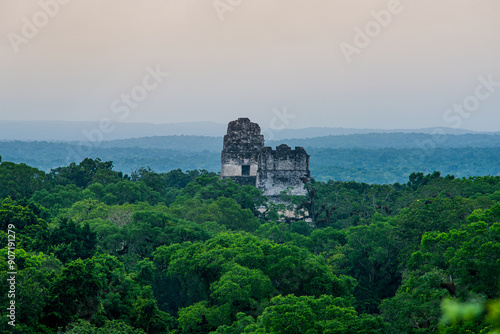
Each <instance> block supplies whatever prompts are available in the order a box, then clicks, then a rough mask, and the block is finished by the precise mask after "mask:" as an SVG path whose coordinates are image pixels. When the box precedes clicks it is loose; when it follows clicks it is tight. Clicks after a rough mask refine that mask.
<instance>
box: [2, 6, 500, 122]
mask: <svg viewBox="0 0 500 334" xmlns="http://www.w3.org/2000/svg"><path fill="white" fill-rule="evenodd" d="M360 31H361V33H360ZM0 32H1V39H0V120H79V121H88V120H94V121H99V120H102V119H110V120H112V121H125V122H151V123H170V122H186V121H215V122H219V123H227V122H228V121H230V120H233V119H235V118H238V117H243V116H245V117H250V118H251V119H252V120H253V121H257V122H259V123H260V124H261V125H262V126H263V127H269V126H270V123H271V122H273V119H274V121H276V117H277V116H276V113H277V112H278V111H279V113H281V115H282V114H283V110H284V109H285V108H286V112H287V113H288V114H290V115H292V116H294V117H293V118H291V117H290V118H288V119H285V122H282V123H281V125H286V126H288V127H290V128H301V127H309V126H330V127H353V128H420V127H433V126H447V127H457V128H466V129H474V130H486V131H500V1H499V0H413V1H411V0H401V1H397V0H216V1H213V0H140V1H139V0H135V1H132V0H72V1H69V0H64V1H63V0H58V1H56V0H37V1H28V0H0ZM151 72H157V73H156V74H154V75H151V74H150V73H151ZM158 72H160V73H158ZM164 72H168V73H169V75H168V76H165V75H164ZM155 77H156V79H155ZM127 96H128V97H127ZM455 104H456V105H458V107H456V108H455V109H453V106H454V105H455ZM460 105H465V106H464V107H460ZM450 108H451V109H450ZM448 109H449V111H447V110H448ZM273 110H274V111H273ZM281 125H277V126H281Z"/></svg>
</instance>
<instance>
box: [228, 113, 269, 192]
mask: <svg viewBox="0 0 500 334" xmlns="http://www.w3.org/2000/svg"><path fill="white" fill-rule="evenodd" d="M263 147H264V136H263V135H261V134H260V126H259V125H258V124H257V123H252V122H250V120H249V119H248V118H238V119H237V120H236V121H232V122H229V124H228V126H227V134H226V135H225V136H224V146H223V149H222V155H221V178H228V177H230V178H232V179H233V180H234V181H236V182H237V183H240V184H253V185H255V183H256V176H257V170H258V160H259V154H260V151H261V150H262V148H263ZM242 166H248V175H242Z"/></svg>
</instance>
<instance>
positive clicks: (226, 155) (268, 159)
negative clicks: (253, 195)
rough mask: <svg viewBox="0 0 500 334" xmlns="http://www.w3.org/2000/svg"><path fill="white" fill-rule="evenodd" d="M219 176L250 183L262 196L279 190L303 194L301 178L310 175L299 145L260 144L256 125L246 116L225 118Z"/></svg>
mask: <svg viewBox="0 0 500 334" xmlns="http://www.w3.org/2000/svg"><path fill="white" fill-rule="evenodd" d="M220 177H221V178H223V179H224V178H231V179H233V180H234V181H235V182H236V183H239V184H241V185H254V186H256V187H257V188H258V189H260V190H262V191H264V194H265V195H266V196H270V197H276V196H278V195H279V194H280V193H281V192H282V191H283V190H287V189H288V190H289V191H290V194H292V195H306V194H307V192H306V190H305V189H304V182H307V181H308V180H309V177H310V172H309V155H307V153H306V151H305V150H304V149H303V148H302V147H295V149H294V150H292V149H291V148H290V147H289V146H287V145H284V144H282V145H280V146H278V147H277V148H276V150H273V149H272V148H271V147H264V136H263V135H261V133H260V126H259V125H258V124H257V123H252V122H250V120H249V119H248V118H238V119H237V120H236V121H232V122H229V124H228V126H227V134H226V135H225V136H224V146H223V149H222V154H221V174H220Z"/></svg>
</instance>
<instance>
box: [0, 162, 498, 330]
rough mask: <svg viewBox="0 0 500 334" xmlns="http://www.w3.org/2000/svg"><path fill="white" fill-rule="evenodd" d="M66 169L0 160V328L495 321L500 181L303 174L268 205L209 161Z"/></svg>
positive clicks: (494, 326) (474, 324) (396, 325)
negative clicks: (204, 165) (304, 191)
mask: <svg viewBox="0 0 500 334" xmlns="http://www.w3.org/2000/svg"><path fill="white" fill-rule="evenodd" d="M54 156H55V154H54ZM4 160H5V157H4ZM61 166H65V167H58V168H54V169H52V170H51V171H50V172H45V171H42V170H39V169H37V168H35V167H31V166H28V165H26V164H16V163H13V162H8V161H3V162H1V164H0V225H1V227H2V228H1V229H0V231H1V232H0V239H1V244H2V245H5V247H4V248H2V249H1V250H0V252H2V253H3V255H2V256H1V257H0V267H1V271H0V276H1V280H2V282H4V283H3V284H2V285H1V289H2V291H1V292H0V304H1V307H2V309H3V310H4V311H3V312H2V315H3V316H2V318H1V320H0V332H5V333H7V332H15V333H84V334H85V333H136V334H138V333H218V334H237V333H337V334H341V333H387V334H404V333H438V332H439V333H447V334H451V333H483V334H485V333H493V332H494V331H495V330H496V331H497V332H496V333H498V331H500V298H499V297H500V290H499V287H498V278H499V272H500V177H499V176H484V177H467V178H459V177H455V176H451V175H446V176H444V175H445V174H443V175H441V173H439V172H432V173H422V172H411V173H408V174H407V177H406V181H405V182H400V183H392V184H384V185H380V184H367V183H360V182H355V181H350V182H342V181H328V182H321V181H315V180H314V179H313V180H312V181H311V182H310V183H309V184H307V188H308V196H304V197H291V196H288V195H287V194H283V195H282V197H283V201H284V203H289V204H273V203H268V201H267V199H266V198H265V197H264V196H263V195H262V194H261V193H260V192H259V191H258V190H257V189H256V188H254V187H252V186H239V185H237V184H235V183H234V182H233V181H231V180H220V179H219V178H218V176H217V174H215V173H213V172H210V171H207V170H190V171H185V172H183V171H182V170H180V169H174V170H171V171H169V172H167V173H159V172H155V171H154V170H152V169H150V168H147V167H146V168H138V169H136V170H134V171H133V172H131V173H128V174H124V173H122V172H118V171H115V170H114V166H113V162H111V161H105V160H102V161H101V160H100V159H89V158H87V159H85V160H83V161H82V162H80V163H78V164H76V163H70V164H66V165H61ZM379 168H380V167H379ZM290 211H293V214H285V213H286V212H290ZM9 231H13V233H15V242H14V243H12V241H11V240H12V239H11V237H9V235H11V232H9ZM9 241H10V242H11V243H10V244H9ZM9 247H11V248H12V247H15V259H13V260H12V259H11V258H9V255H10V253H9ZM9 259H10V260H9ZM9 261H12V262H9ZM13 270H15V271H16V272H17V274H16V277H15V291H14V293H15V298H14V300H15V327H13V326H12V325H10V324H9V321H11V320H10V319H9V318H8V317H6V316H5V310H6V309H7V307H9V306H10V305H11V304H10V302H11V300H12V298H11V297H9V293H12V286H11V285H9V283H6V282H9V281H8V279H10V278H11V275H10V274H8V272H10V271H13Z"/></svg>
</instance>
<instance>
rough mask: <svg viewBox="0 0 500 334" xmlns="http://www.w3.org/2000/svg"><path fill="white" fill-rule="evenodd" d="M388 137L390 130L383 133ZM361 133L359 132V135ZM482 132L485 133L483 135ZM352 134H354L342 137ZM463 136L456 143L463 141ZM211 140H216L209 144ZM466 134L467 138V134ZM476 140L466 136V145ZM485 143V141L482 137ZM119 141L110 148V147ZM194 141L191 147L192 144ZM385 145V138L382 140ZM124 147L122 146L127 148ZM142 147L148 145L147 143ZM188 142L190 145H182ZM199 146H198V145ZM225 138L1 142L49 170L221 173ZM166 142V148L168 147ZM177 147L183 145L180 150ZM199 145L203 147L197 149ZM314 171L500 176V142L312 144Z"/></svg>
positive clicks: (18, 157)
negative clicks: (106, 164)
mask: <svg viewBox="0 0 500 334" xmlns="http://www.w3.org/2000/svg"><path fill="white" fill-rule="evenodd" d="M380 135H381V136H382V137H384V136H387V135H386V134H380ZM356 136H357V135H356ZM479 136H482V135H479ZM338 137H349V136H338ZM457 137H462V136H455V137H451V136H450V138H451V139H450V142H453V143H455V144H454V145H458V144H457V143H460V141H459V140H458V139H457ZM207 138H211V139H210V140H211V142H210V140H209V141H208V143H207V141H206V140H207ZM464 138H466V137H464ZM467 142H472V141H471V140H469V141H467V140H466V139H463V142H462V143H467ZM476 143H479V141H476ZM107 144H109V145H114V146H112V147H106V145H107ZM188 144H189V145H188ZM379 144H380V145H382V144H383V142H381V143H379ZM119 145H122V146H121V147H120V146H119ZM141 145H142V147H141ZM182 145H187V146H186V147H187V148H189V149H186V148H181V147H182ZM197 145H198V146H197ZM217 145H221V138H212V137H196V136H193V137H189V136H187V138H183V137H182V136H177V137H175V136H173V137H159V138H156V137H150V138H139V139H134V140H124V141H116V142H115V143H114V144H113V143H103V144H102V145H100V146H92V145H89V144H88V143H87V145H82V144H77V143H71V144H70V143H50V142H21V141H8V142H6V141H4V142H0V156H1V157H2V160H3V161H12V162H16V163H26V164H28V165H30V166H33V167H37V168H39V169H41V170H44V171H50V169H52V168H56V167H61V166H67V165H68V164H70V163H71V162H77V163H78V162H80V161H81V160H83V159H84V158H86V157H90V158H100V159H101V160H103V161H113V162H114V166H115V170H117V171H122V172H124V173H126V174H130V173H131V172H132V171H134V170H136V169H138V168H140V167H150V168H152V169H153V170H155V171H157V172H168V171H170V170H172V169H178V168H180V169H182V170H193V169H206V170H209V171H213V172H219V171H220V150H217V149H216V146H217ZM162 146H163V148H162ZM176 147H177V149H176ZM195 148H197V150H195ZM307 152H308V153H309V154H310V155H311V160H310V169H311V174H312V177H313V178H315V179H316V180H321V181H327V180H329V179H333V180H340V181H351V180H355V181H358V182H366V183H379V184H380V183H394V182H400V183H403V182H407V181H408V175H409V174H411V173H412V172H419V171H422V172H425V173H432V172H433V171H435V170H437V171H440V172H441V173H442V174H443V175H446V174H452V175H455V176H457V177H469V176H484V175H500V146H496V147H494V146H490V147H484V146H483V147H436V148H429V147H428V148H419V147H407V148H393V147H379V148H376V147H373V148H361V147H350V148H323V147H308V148H307Z"/></svg>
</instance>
